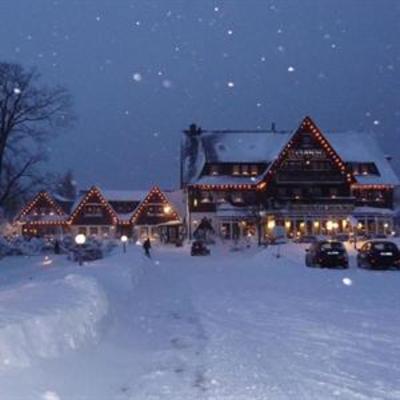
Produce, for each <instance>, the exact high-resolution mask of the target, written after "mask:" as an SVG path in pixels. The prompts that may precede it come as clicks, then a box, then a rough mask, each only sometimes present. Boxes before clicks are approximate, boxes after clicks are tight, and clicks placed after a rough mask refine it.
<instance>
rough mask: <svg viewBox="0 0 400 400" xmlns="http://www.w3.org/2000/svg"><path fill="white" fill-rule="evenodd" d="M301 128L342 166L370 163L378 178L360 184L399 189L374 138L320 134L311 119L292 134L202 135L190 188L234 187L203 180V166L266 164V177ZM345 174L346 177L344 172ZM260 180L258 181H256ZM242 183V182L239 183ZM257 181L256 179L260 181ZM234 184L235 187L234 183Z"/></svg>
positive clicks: (220, 179) (225, 180)
mask: <svg viewBox="0 0 400 400" xmlns="http://www.w3.org/2000/svg"><path fill="white" fill-rule="evenodd" d="M304 125H308V126H309V128H310V129H311V131H314V134H319V135H320V136H322V138H323V139H324V140H325V141H326V142H327V145H328V147H329V149H330V150H331V152H332V156H334V157H337V159H339V160H340V162H342V163H349V162H373V163H375V165H376V167H377V168H378V171H379V173H380V176H371V175H369V176H357V177H353V176H352V179H356V181H357V182H358V183H359V184H387V185H399V179H398V178H397V176H396V174H395V173H394V171H393V168H392V166H391V165H390V162H389V161H388V160H387V159H386V157H385V155H384V153H383V152H382V150H381V148H380V146H379V143H378V141H377V139H376V137H375V136H374V135H373V134H372V133H366V132H342V133H333V132H322V131H321V130H320V129H319V128H318V127H317V126H316V124H315V123H314V122H313V120H312V119H311V118H310V117H305V118H304V120H303V121H302V123H301V125H300V127H299V128H298V129H296V130H295V131H294V132H293V133H274V132H260V133H254V132H234V133H223V132H221V133H212V132H210V133H207V132H205V133H202V134H201V135H199V136H198V137H197V138H196V139H197V140H199V141H200V145H199V146H198V152H199V153H201V154H199V155H198V156H197V162H196V163H192V164H191V166H192V168H194V169H195V171H191V174H190V176H188V174H185V171H184V176H188V178H189V184H202V185H203V184H205V185H207V184H208V185H224V184H237V183H238V182H236V181H238V179H240V178H237V177H228V176H217V177H210V176H202V175H201V172H202V171H203V169H204V166H205V164H206V163H260V162H263V163H269V166H268V168H267V170H266V173H267V172H268V171H270V170H272V169H273V167H274V164H275V166H276V160H277V159H278V158H279V156H280V155H282V153H283V151H284V150H285V148H286V146H287V145H288V143H289V142H290V140H292V138H293V137H294V135H295V134H296V132H298V131H299V129H301V127H303V126H304ZM186 166H187V160H185V159H184V160H183V167H184V168H185V167H186ZM346 173H348V172H347V171H346ZM259 178H260V177H259ZM241 180H242V179H241ZM244 180H245V181H246V182H245V181H243V182H241V183H243V184H251V183H250V182H251V181H250V182H248V181H249V180H251V178H244ZM259 180H260V179H257V181H259ZM235 182H236V183H235Z"/></svg>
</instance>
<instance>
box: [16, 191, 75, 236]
mask: <svg viewBox="0 0 400 400" xmlns="http://www.w3.org/2000/svg"><path fill="white" fill-rule="evenodd" d="M71 207H72V201H70V200H67V199H64V198H61V197H59V196H56V195H51V194H50V193H48V192H39V193H38V194H37V195H36V196H35V197H34V198H33V199H32V200H31V201H30V202H29V203H28V204H27V205H26V206H25V207H24V208H23V209H22V210H21V211H20V213H19V214H18V215H17V216H16V218H15V224H16V226H17V228H18V229H17V230H18V232H19V234H20V235H24V236H54V235H63V234H65V233H67V232H68V231H69V228H68V222H67V221H68V216H69V213H70V210H71Z"/></svg>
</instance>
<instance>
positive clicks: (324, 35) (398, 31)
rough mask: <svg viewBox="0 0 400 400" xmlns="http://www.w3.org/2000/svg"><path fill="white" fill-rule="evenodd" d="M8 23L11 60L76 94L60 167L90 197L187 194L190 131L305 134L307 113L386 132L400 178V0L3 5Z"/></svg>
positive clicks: (55, 147) (331, 126) (44, 0)
mask: <svg viewBox="0 0 400 400" xmlns="http://www.w3.org/2000/svg"><path fill="white" fill-rule="evenodd" d="M0 15H1V24H0V42H1V46H0V59H1V60H2V61H13V62H20V63H22V64H24V65H25V66H37V67H38V68H39V70H40V72H41V73H42V75H43V81H44V82H47V83H51V84H54V83H61V84H63V85H64V86H66V87H67V88H68V89H69V90H70V91H71V93H72V96H73V98H74V103H75V104H74V109H75V113H76V114H77V117H78V120H77V122H76V124H75V126H74V127H73V128H72V129H70V130H69V131H68V132H64V133H62V134H60V135H59V136H58V137H57V138H56V139H54V140H52V141H51V142H50V143H49V146H50V148H49V150H50V153H51V158H50V165H49V166H50V167H51V168H52V169H54V170H59V171H62V170H64V169H66V168H73V170H74V172H75V175H76V177H77V180H78V184H79V186H80V187H84V186H88V185H91V184H94V183H96V184H99V185H102V186H103V187H104V188H113V189H139V188H147V187H148V186H150V185H152V184H154V183H157V184H160V185H161V186H163V187H166V188H168V187H174V186H176V185H178V180H179V161H178V160H179V142H180V138H181V131H182V129H185V128H186V127H187V126H188V125H189V124H190V123H191V122H196V123H198V124H200V125H201V126H202V127H204V128H210V129H211V128H234V129H239V128H248V129H250V128H251V129H254V128H258V127H259V128H269V127H270V125H271V122H272V121H274V122H276V124H277V127H278V129H294V128H295V127H296V126H297V124H298V123H299V122H300V120H301V119H302V117H303V116H304V115H306V114H309V115H311V116H312V117H314V119H315V121H316V123H317V124H318V125H319V126H320V127H321V129H322V130H323V131H324V130H339V131H343V130H369V131H371V130H372V131H375V132H376V133H377V134H379V136H380V137H381V138H382V145H383V147H384V149H385V150H386V151H387V152H389V153H390V154H392V155H393V156H395V160H394V163H395V165H396V167H399V166H400V161H399V160H398V159H400V149H399V147H398V143H399V137H400V128H399V126H400V102H399V96H400V95H399V93H400V40H399V38H400V22H399V21H400V1H398V0H334V1H333V0H332V1H324V0H301V1H297V0H292V1H278V0H275V1H272V0H271V1H266V0H229V1H218V0H181V1H178V0H176V1H175V0H136V1H133V0H87V1H85V0H0ZM396 158H397V160H396ZM397 170H399V168H397Z"/></svg>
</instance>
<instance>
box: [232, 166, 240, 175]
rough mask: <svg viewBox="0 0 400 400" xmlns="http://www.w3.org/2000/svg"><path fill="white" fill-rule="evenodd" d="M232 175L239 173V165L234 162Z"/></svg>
mask: <svg viewBox="0 0 400 400" xmlns="http://www.w3.org/2000/svg"><path fill="white" fill-rule="evenodd" d="M232 175H240V167H239V165H238V164H235V165H234V166H233V168H232Z"/></svg>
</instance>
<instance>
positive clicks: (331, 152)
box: [258, 116, 355, 188]
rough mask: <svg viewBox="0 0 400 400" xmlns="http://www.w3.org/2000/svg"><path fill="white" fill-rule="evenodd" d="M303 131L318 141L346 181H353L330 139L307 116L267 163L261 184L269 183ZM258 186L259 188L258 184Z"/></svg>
mask: <svg viewBox="0 0 400 400" xmlns="http://www.w3.org/2000/svg"><path fill="white" fill-rule="evenodd" d="M303 132H307V133H310V134H311V135H312V136H313V138H314V140H316V142H318V143H319V145H320V146H321V148H323V149H324V151H325V153H326V154H327V156H328V157H329V158H330V160H331V162H332V164H333V165H335V166H336V168H337V169H339V170H340V171H341V173H342V174H343V175H346V178H347V181H348V182H350V183H354V182H355V180H354V177H353V175H352V173H351V172H350V171H349V170H348V167H347V166H346V164H345V162H344V160H343V159H342V157H340V155H339V154H338V153H337V151H336V150H335V148H334V147H333V146H332V144H331V143H330V140H328V139H327V138H326V136H325V135H324V134H323V133H322V132H321V131H320V129H319V128H318V127H317V125H316V124H315V123H314V121H313V120H312V119H311V118H310V117H308V116H307V117H305V118H304V119H303V121H302V123H301V124H300V126H299V127H298V128H297V130H296V131H295V132H294V133H293V134H292V135H291V137H290V138H289V140H288V142H287V143H286V144H285V146H284V147H283V149H282V150H281V151H280V152H279V154H278V155H277V157H276V158H275V160H274V161H273V162H272V163H271V164H270V165H269V167H268V169H267V171H266V172H265V176H264V179H263V182H262V184H261V185H262V186H265V184H268V183H269V181H270V180H271V178H272V176H273V175H274V172H275V171H276V169H277V168H279V166H280V164H281V162H282V161H283V160H284V158H285V157H286V155H287V153H288V152H289V150H290V149H291V148H292V146H293V145H294V142H295V140H296V138H297V137H298V136H299V135H301V134H302V133H303ZM258 187H259V188H261V186H260V185H259V186H258Z"/></svg>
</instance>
